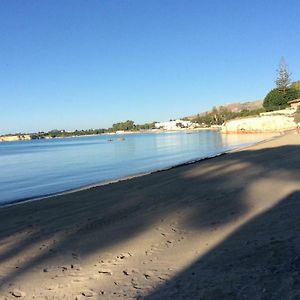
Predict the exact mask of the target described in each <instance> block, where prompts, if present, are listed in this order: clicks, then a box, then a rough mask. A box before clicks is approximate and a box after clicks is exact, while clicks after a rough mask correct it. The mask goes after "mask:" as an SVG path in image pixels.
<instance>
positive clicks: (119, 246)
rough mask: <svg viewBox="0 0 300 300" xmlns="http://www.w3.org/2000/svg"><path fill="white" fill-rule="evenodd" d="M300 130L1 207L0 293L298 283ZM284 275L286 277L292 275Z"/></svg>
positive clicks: (241, 290)
mask: <svg viewBox="0 0 300 300" xmlns="http://www.w3.org/2000/svg"><path fill="white" fill-rule="evenodd" d="M299 148H300V139H299V135H297V134H294V133H293V132H289V133H287V134H285V135H282V136H278V137H274V138H271V139H269V140H268V141H264V142H259V143H256V144H255V145H251V146H248V147H245V148H244V149H239V150H235V151H232V152H230V153H227V154H226V155H220V156H218V157H215V158H212V159H206V160H203V161H200V162H197V163H193V164H189V165H184V166H181V167H176V168H172V169H169V170H167V171H162V172H155V173H152V174H149V175H147V176H140V177H136V178H133V179H131V180H124V181H121V182H117V183H115V184H110V185H105V186H101V187H99V188H93V189H87V190H83V191H78V192H75V193H73V194H65V195H61V196H57V197H50V198H48V199H43V200H40V201H31V202H25V203H24V202H23V203H20V204H19V205H13V206H5V207H2V209H1V210H0V217H1V225H2V226H1V229H0V258H1V264H0V295H1V296H0V299H1V300H2V299H6V298H7V299H14V296H12V295H13V293H14V292H16V293H18V292H19V294H22V295H25V296H24V297H23V298H25V299H26V298H28V299H32V298H33V297H35V298H37V299H45V298H46V297H48V298H49V299H62V298H65V299H73V300H74V299H78V300H79V299H80V300H81V299H86V298H87V296H86V295H89V297H91V298H92V299H119V298H122V299H136V298H138V297H142V298H144V299H193V298H194V299H195V298H196V299H198V298H201V299H202V298H203V299H224V298H228V297H229V296H230V297H233V298H237V299H240V298H241V297H243V298H245V299H256V298H259V297H260V296H262V295H263V296H264V297H265V298H266V299H272V298H275V299H278V298H280V297H281V296H283V295H284V296H285V298H289V297H290V298H291V297H292V295H294V294H295V292H300V291H299V289H298V288H297V286H295V285H294V283H295V282H296V280H297V276H298V275H297V274H298V273H297V274H296V273H295V270H298V268H299V267H300V261H299V260H298V257H299V249H300V237H299V235H298V234H297V232H295V228H298V226H300V223H299V222H300V221H299V217H298V216H299V213H300V207H299V203H298V202H299V201H298V200H299V193H300V192H299V186H300V173H299V169H300V158H299V155H298V153H299ZM287 278H288V280H287Z"/></svg>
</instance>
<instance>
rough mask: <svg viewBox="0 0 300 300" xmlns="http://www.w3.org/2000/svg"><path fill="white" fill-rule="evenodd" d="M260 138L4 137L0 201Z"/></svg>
mask: <svg viewBox="0 0 300 300" xmlns="http://www.w3.org/2000/svg"><path fill="white" fill-rule="evenodd" d="M264 138H265V136H264V135H222V134H221V133H220V132H218V131H214V130H207V131H199V132H173V133H145V134H127V135H122V136H121V135H98V136H85V137H76V138H64V139H50V140H46V139H44V140H31V141H17V142H2V143H0V205H3V204H7V203H11V202H17V201H22V200H26V199H32V198H37V197H41V196H45V195H49V194H55V193H59V192H63V191H67V190H71V189H76V188H79V187H82V186H87V185H91V184H94V183H101V182H108V181H112V180H117V179H121V178H124V177H128V176H133V175H137V174H143V173H148V172H153V171H156V170H161V169H165V168H169V167H172V166H175V165H179V164H182V163H186V162H190V161H194V160H199V159H203V158H206V157H211V156H215V155H218V154H220V153H223V152H225V151H228V150H231V149H234V148H238V147H243V146H246V145H249V144H253V143H255V142H258V141H261V140H263V139H264Z"/></svg>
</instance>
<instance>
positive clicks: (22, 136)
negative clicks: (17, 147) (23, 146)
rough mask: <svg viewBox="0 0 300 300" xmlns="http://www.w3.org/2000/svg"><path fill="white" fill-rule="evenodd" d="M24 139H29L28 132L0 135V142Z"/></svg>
mask: <svg viewBox="0 0 300 300" xmlns="http://www.w3.org/2000/svg"><path fill="white" fill-rule="evenodd" d="M25 140H31V136H30V135H29V134H20V135H6V136H0V142H14V141H25Z"/></svg>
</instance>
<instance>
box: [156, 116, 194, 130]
mask: <svg viewBox="0 0 300 300" xmlns="http://www.w3.org/2000/svg"><path fill="white" fill-rule="evenodd" d="M194 126H195V124H194V123H193V122H191V121H185V120H180V119H177V120H172V121H168V122H158V123H155V128H157V129H163V130H180V129H189V128H194Z"/></svg>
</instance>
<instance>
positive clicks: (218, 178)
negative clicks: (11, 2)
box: [0, 146, 300, 299]
mask: <svg viewBox="0 0 300 300" xmlns="http://www.w3.org/2000/svg"><path fill="white" fill-rule="evenodd" d="M298 153H299V146H282V147H277V148H269V149H262V150H248V151H247V150H245V151H240V152H235V153H230V154H226V155H222V156H220V157H217V158H214V159H212V160H204V161H202V162H198V163H194V164H191V165H185V166H180V167H177V168H173V169H171V170H168V171H162V172H157V173H154V174H151V175H148V176H143V177H138V178H134V179H131V180H127V181H123V182H118V183H115V184H110V185H106V186H102V187H98V188H92V189H90V190H86V191H80V192H76V193H74V194H67V195H64V196H58V197H52V198H50V199H44V200H40V201H35V202H28V203H25V204H22V205H17V206H15V207H4V208H1V209H0V219H1V223H2V225H1V229H0V263H1V265H2V266H4V268H5V267H6V266H7V265H11V266H13V268H10V269H9V272H1V275H0V280H1V285H5V284H7V283H10V282H11V281H13V280H14V279H16V278H17V277H19V276H22V275H24V274H26V273H28V272H31V271H36V270H37V269H40V270H42V269H43V268H44V267H45V266H46V265H51V264H52V263H54V261H55V263H57V261H62V262H64V264H71V263H72V262H73V261H74V255H76V256H79V257H80V258H81V259H82V260H84V259H85V258H86V257H88V256H89V255H91V254H93V253H95V252H97V253H103V252H105V251H106V249H107V248H109V247H110V246H112V245H117V244H119V243H122V242H124V241H128V240H130V239H133V238H134V237H136V236H138V235H141V234H142V233H143V232H144V231H146V230H149V229H151V228H152V227H153V226H155V224H157V223H158V222H160V221H161V220H164V219H165V218H167V217H168V216H170V215H172V214H174V213H178V214H180V213H182V214H183V215H184V212H188V213H187V216H188V217H187V218H186V219H185V220H184V222H183V223H182V226H183V227H184V228H186V229H192V230H199V231H203V230H209V229H210V228H212V227H213V226H214V224H215V222H218V224H219V226H220V227H222V226H226V225H227V224H230V223H231V222H234V221H235V220H236V219H237V218H239V217H242V216H243V215H245V214H247V212H248V211H249V210H250V208H251V203H249V201H248V192H249V191H248V189H249V187H250V186H251V185H252V184H253V183H254V182H257V180H260V179H264V178H268V179H270V180H275V181H276V180H282V179H283V178H282V176H285V178H284V180H286V181H288V180H293V181H298V182H300V173H299V167H300V160H298V159H297V155H298ZM241 174H242V176H243V177H241ZM245 182H246V183H247V184H246V185H245ZM295 195H296V196H297V195H298V194H295ZM291 197H294V196H291ZM62 200H63V201H62ZM286 202H287V203H289V202H290V200H289V199H287V201H283V203H286ZM276 209H277V208H276ZM295 211H296V210H295ZM263 219H264V218H263ZM266 219H268V216H267V217H266ZM260 222H262V221H260ZM274 222H275V219H274ZM251 224H252V221H251ZM297 224H299V223H297ZM245 226H248V225H245ZM249 226H250V225H249ZM95 233H96V234H95ZM266 235H267V233H266ZM14 237H18V239H14ZM275 238H277V237H275ZM233 239H234V238H233ZM14 240H19V242H14ZM230 240H232V238H229V239H228V240H227V241H226V242H224V247H223V246H222V245H223V244H222V245H221V246H219V247H221V250H218V249H219V247H218V248H217V250H212V252H211V253H209V254H208V255H207V256H205V257H203V258H201V259H200V260H199V263H197V264H196V265H195V266H192V267H191V270H192V269H193V268H196V270H195V271H191V270H190V268H189V269H188V270H186V271H185V272H183V273H181V274H179V275H178V276H177V277H176V278H175V279H174V280H172V281H171V282H170V284H169V285H167V286H165V287H161V288H160V289H159V290H157V291H156V292H155V293H153V294H152V295H149V297H150V298H151V297H153V298H160V297H163V295H165V294H166V295H168V294H169V292H170V289H169V287H171V286H172V287H173V286H176V285H177V284H178V281H181V280H182V281H183V282H185V280H187V279H188V278H190V274H191V273H194V274H199V273H200V271H199V270H200V269H199V268H201V270H202V269H203V270H204V271H201V272H203V274H205V275H204V276H207V278H211V279H213V277H214V274H213V273H215V272H216V271H214V270H217V272H218V268H217V266H216V269H215V268H214V267H208V266H209V265H215V264H216V263H215V262H214V260H215V261H216V262H217V261H218V260H219V261H222V260H226V255H227V254H226V251H225V254H222V255H221V254H220V253H223V252H222V251H223V249H227V248H230ZM32 249H35V250H36V249H40V252H38V254H36V251H35V252H34V253H35V254H34V255H30V254H28V255H27V256H26V257H27V258H26V261H25V262H22V263H19V262H18V261H17V257H18V255H19V254H20V253H30V252H31V251H32ZM245 249H247V247H246V248H245ZM230 252H231V251H230ZM215 253H217V254H215ZM241 253H242V252H241ZM234 258H235V257H234V256H233V258H232V262H231V264H234V263H236V262H234ZM228 259H229V258H228ZM206 262H210V263H208V265H207V264H206ZM202 265H204V266H206V267H202ZM222 265H223V268H224V270H220V271H219V272H221V271H222V272H221V274H223V275H224V276H225V277H226V270H228V268H230V267H227V269H226V264H225V265H224V263H223V264H222ZM199 266H200V267H199ZM0 268H1V267H0ZM220 268H221V266H220ZM3 274H4V275H3ZM242 275H243V276H244V274H242ZM192 276H195V275H192ZM252 276H253V274H252ZM221 277H222V276H221V275H220V277H218V278H221ZM193 278H197V276H195V277H192V279H193ZM225 279H226V278H225ZM225 279H224V280H225ZM218 280H219V279H218ZM194 281H195V283H196V280H194ZM201 282H202V281H201ZM203 282H204V281H203ZM192 283H193V281H192V282H191V284H192ZM207 286H209V282H208V281H205V282H204V283H203V285H202V284H200V286H197V285H195V287H193V288H194V289H196V291H198V290H199V289H207ZM179 287H180V285H179ZM186 289H187V290H188V288H186ZM175 290H176V289H175ZM213 291H214V290H213ZM221 292H222V293H223V291H221ZM225 292H226V291H225ZM193 293H196V292H195V291H194V292H193ZM213 293H215V292H213ZM191 295H193V294H191ZM216 295H217V294H216ZM228 295H229V294H228ZM204 296H205V297H206V296H207V297H208V298H209V297H210V298H211V299H213V297H211V296H210V295H204ZM185 299H186V298H185ZM190 299H191V298H190ZM215 299H217V298H215Z"/></svg>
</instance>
